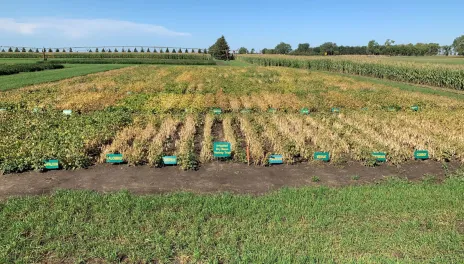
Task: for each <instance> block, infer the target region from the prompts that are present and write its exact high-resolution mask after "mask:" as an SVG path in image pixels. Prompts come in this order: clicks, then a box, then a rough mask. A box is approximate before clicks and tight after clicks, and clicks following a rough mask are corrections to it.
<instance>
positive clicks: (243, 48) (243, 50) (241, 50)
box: [238, 47, 248, 54]
mask: <svg viewBox="0 0 464 264" xmlns="http://www.w3.org/2000/svg"><path fill="white" fill-rule="evenodd" d="M247 53H248V50H247V48H245V47H241V48H240V49H238V54H247Z"/></svg>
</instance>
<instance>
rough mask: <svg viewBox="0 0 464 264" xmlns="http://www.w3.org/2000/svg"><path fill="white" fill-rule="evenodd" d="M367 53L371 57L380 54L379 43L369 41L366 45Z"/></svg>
mask: <svg viewBox="0 0 464 264" xmlns="http://www.w3.org/2000/svg"><path fill="white" fill-rule="evenodd" d="M367 53H368V54H371V55H373V54H375V55H378V54H380V45H379V43H377V41H375V40H371V41H369V43H368V44H367Z"/></svg>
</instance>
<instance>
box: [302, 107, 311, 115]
mask: <svg viewBox="0 0 464 264" xmlns="http://www.w3.org/2000/svg"><path fill="white" fill-rule="evenodd" d="M300 113H301V114H302V115H309V109H308V108H306V107H305V108H302V109H301V110H300Z"/></svg>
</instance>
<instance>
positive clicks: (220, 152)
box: [213, 142, 232, 158]
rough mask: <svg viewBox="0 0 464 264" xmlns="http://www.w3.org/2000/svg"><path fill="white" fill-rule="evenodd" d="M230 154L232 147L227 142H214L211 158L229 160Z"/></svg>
mask: <svg viewBox="0 0 464 264" xmlns="http://www.w3.org/2000/svg"><path fill="white" fill-rule="evenodd" d="M231 153H232V147H231V146H230V143H229V142H214V143H213V156H214V157H215V158H229V157H230V156H231Z"/></svg>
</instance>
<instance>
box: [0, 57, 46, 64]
mask: <svg viewBox="0 0 464 264" xmlns="http://www.w3.org/2000/svg"><path fill="white" fill-rule="evenodd" d="M38 61H41V60H38V59H3V58H2V59H0V64H18V63H36V62H38Z"/></svg>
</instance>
